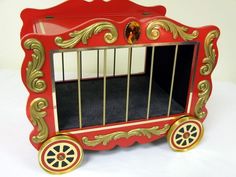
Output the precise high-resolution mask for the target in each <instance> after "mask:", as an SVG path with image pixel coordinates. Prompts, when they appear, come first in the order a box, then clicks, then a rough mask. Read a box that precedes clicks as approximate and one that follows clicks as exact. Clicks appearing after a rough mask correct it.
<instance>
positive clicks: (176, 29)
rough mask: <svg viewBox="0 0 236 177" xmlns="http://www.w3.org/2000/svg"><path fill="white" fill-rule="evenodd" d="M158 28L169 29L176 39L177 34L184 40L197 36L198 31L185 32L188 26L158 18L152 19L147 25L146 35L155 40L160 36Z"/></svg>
mask: <svg viewBox="0 0 236 177" xmlns="http://www.w3.org/2000/svg"><path fill="white" fill-rule="evenodd" d="M159 28H163V29H164V30H166V31H170V32H171V33H172V34H173V38H174V39H177V38H178V37H179V36H180V37H181V38H182V39H183V40H185V41H191V40H193V39H195V38H197V37H198V35H199V32H198V31H197V30H195V31H193V32H192V33H190V34H189V33H187V31H188V28H186V27H184V26H178V25H176V24H174V23H173V22H171V21H169V20H164V19H159V20H153V21H152V22H150V24H149V25H148V27H147V30H146V35H147V37H148V39H150V40H157V39H158V38H159V37H160V31H159Z"/></svg>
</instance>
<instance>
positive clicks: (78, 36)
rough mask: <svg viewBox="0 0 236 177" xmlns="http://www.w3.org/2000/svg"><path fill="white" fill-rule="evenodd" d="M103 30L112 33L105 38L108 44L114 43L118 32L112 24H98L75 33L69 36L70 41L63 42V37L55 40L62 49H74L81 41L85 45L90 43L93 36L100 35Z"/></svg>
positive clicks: (108, 33)
mask: <svg viewBox="0 0 236 177" xmlns="http://www.w3.org/2000/svg"><path fill="white" fill-rule="evenodd" d="M103 30H109V31H110V32H107V33H106V34H105V36H104V40H105V42H106V43H108V44H112V43H114V42H115V41H116V40H117V38H118V32H117V29H116V27H115V26H114V25H113V24H112V23H110V22H98V23H95V24H93V25H91V26H88V27H87V28H85V29H83V30H80V31H74V32H73V33H70V34H69V36H70V37H71V39H69V40H63V39H62V38H61V37H56V38H55V43H56V45H57V46H59V47H61V48H64V49H66V48H73V47H75V45H76V44H78V43H79V42H80V41H81V42H82V43H83V44H87V43H88V39H89V38H91V37H92V35H93V34H98V33H100V32H101V31H103Z"/></svg>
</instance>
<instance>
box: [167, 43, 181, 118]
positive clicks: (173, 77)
mask: <svg viewBox="0 0 236 177" xmlns="http://www.w3.org/2000/svg"><path fill="white" fill-rule="evenodd" d="M178 48H179V46H178V44H177V45H176V47H175V58H174V65H173V71H172V79H171V87H170V97H169V104H168V112H167V116H170V111H171V103H172V95H173V87H174V82H175V69H176V62H177V57H178Z"/></svg>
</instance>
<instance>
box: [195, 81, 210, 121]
mask: <svg viewBox="0 0 236 177" xmlns="http://www.w3.org/2000/svg"><path fill="white" fill-rule="evenodd" d="M198 90H199V93H198V97H199V99H198V101H197V104H196V106H195V115H196V116H197V118H199V119H202V118H204V117H206V115H207V113H206V112H204V111H203V108H204V106H205V105H206V103H207V101H208V99H209V96H210V92H211V85H210V82H209V81H207V80H203V81H201V82H199V84H198Z"/></svg>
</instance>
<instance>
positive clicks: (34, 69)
mask: <svg viewBox="0 0 236 177" xmlns="http://www.w3.org/2000/svg"><path fill="white" fill-rule="evenodd" d="M24 47H25V48H26V49H28V50H33V54H32V61H30V62H29V63H28V67H27V68H26V84H27V86H28V88H29V89H30V90H31V91H33V92H35V93H42V92H43V91H44V90H45V89H46V83H45V81H44V80H41V79H39V78H40V77H43V76H44V74H43V72H42V71H41V68H42V66H43V64H44V61H45V51H44V48H43V45H42V43H41V42H40V41H38V40H37V39H28V40H26V41H25V42H24Z"/></svg>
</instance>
